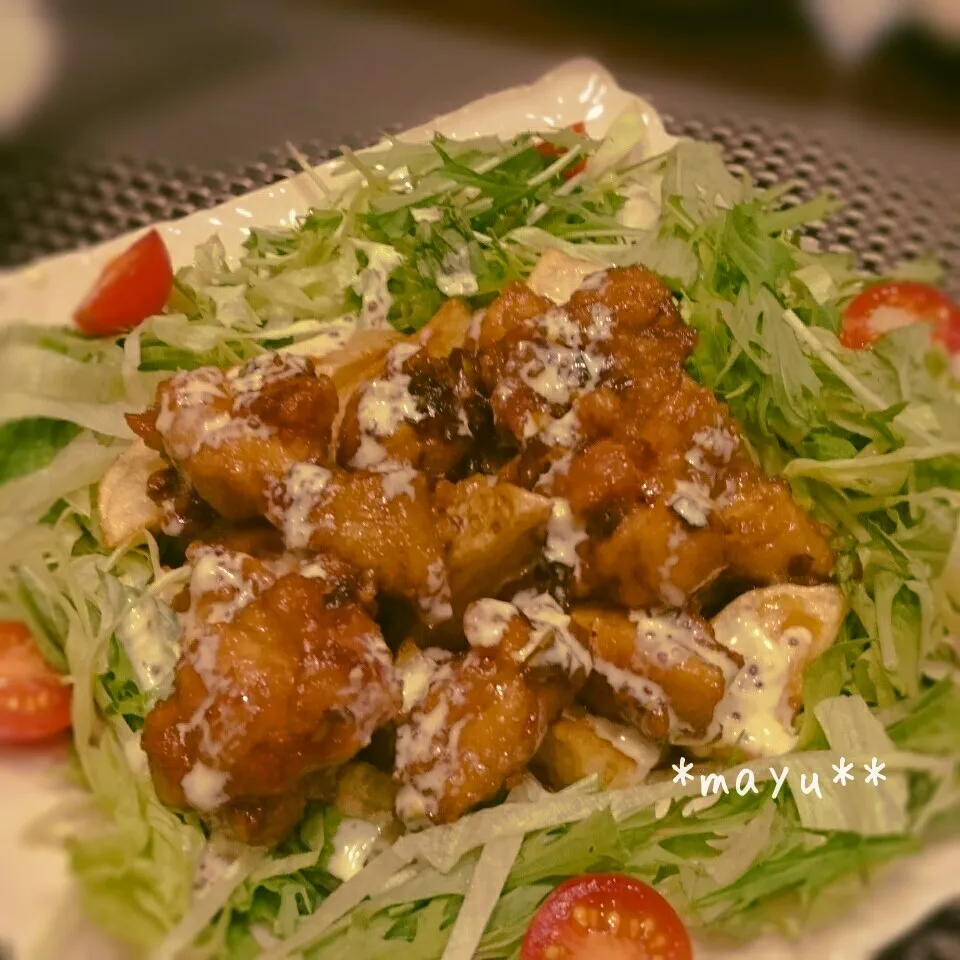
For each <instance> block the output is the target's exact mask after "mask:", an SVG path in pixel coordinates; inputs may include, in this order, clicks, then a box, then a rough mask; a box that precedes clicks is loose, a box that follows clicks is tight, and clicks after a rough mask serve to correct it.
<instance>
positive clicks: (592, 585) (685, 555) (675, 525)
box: [569, 500, 727, 608]
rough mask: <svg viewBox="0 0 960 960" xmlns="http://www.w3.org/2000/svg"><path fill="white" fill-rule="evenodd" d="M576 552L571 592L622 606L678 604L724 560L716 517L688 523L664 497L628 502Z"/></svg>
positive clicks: (710, 580) (723, 564)
mask: <svg viewBox="0 0 960 960" xmlns="http://www.w3.org/2000/svg"><path fill="white" fill-rule="evenodd" d="M579 557H581V558H582V561H583V562H582V563H581V564H580V566H579V568H578V573H579V576H578V577H577V578H576V579H575V580H574V581H573V583H572V584H571V585H570V589H569V592H570V595H571V596H572V597H574V598H581V599H586V598H588V597H602V598H605V599H607V600H610V601H611V602H614V603H619V604H622V605H623V606H626V607H650V606H660V605H664V606H671V607H678V608H679V607H682V606H684V605H685V604H686V602H687V601H688V600H689V598H690V597H692V596H694V595H695V594H697V593H698V592H699V591H700V590H702V589H704V588H705V587H707V586H708V585H709V584H711V583H713V582H714V580H716V578H717V577H719V576H720V575H721V574H722V573H723V572H724V570H725V569H726V566H727V553H726V547H725V541H724V531H723V528H722V527H721V526H720V525H719V524H718V523H717V521H716V519H715V518H710V519H708V521H707V524H706V525H705V526H703V527H696V528H693V527H690V526H688V525H687V524H686V523H685V522H684V521H683V520H682V519H681V518H680V517H678V516H677V515H676V514H675V513H674V512H673V511H672V510H671V509H670V508H669V507H668V506H667V504H666V503H664V502H663V500H658V501H656V502H655V503H654V504H653V505H652V506H645V505H643V504H638V505H637V506H635V507H632V508H631V509H630V512H629V513H627V515H626V516H625V517H623V519H622V520H620V521H619V522H618V523H617V525H616V528H615V529H614V531H613V533H612V534H610V535H609V536H608V537H606V538H602V537H597V538H596V539H589V538H588V539H587V541H586V543H585V544H584V547H583V548H581V549H580V552H579Z"/></svg>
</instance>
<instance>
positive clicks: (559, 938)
mask: <svg viewBox="0 0 960 960" xmlns="http://www.w3.org/2000/svg"><path fill="white" fill-rule="evenodd" d="M520 958H521V960H692V958H693V947H692V945H691V943H690V936H689V934H688V933H687V931H686V928H685V927H684V926H683V923H682V922H681V920H680V918H679V917H678V916H677V914H676V913H675V912H674V910H673V908H672V907H671V906H670V904H669V903H667V901H666V900H664V899H663V897H661V896H660V894H659V893H657V891H656V890H654V889H653V887H650V886H648V885H647V884H645V883H641V882H640V881H639V880H634V879H633V878H632V877H627V876H624V875H623V874H619V873H594V874H586V875H584V876H582V877H575V878H574V879H573V880H568V881H567V882H566V883H563V884H561V885H560V886H559V887H557V889H556V890H554V891H553V893H551V894H550V896H549V897H547V899H546V900H544V902H543V904H542V905H541V907H540V909H539V910H538V911H537V913H536V915H535V916H534V918H533V922H532V923H531V924H530V928H529V929H528V930H527V934H526V936H525V937H524V940H523V948H522V950H521V951H520Z"/></svg>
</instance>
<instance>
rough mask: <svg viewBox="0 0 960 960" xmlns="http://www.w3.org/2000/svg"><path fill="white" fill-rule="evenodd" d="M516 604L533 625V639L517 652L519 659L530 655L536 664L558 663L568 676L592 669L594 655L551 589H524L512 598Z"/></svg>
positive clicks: (532, 662) (551, 665) (556, 664)
mask: <svg viewBox="0 0 960 960" xmlns="http://www.w3.org/2000/svg"><path fill="white" fill-rule="evenodd" d="M513 605H514V606H515V607H516V608H517V609H518V610H519V611H520V612H521V613H522V614H523V615H524V616H525V617H526V618H527V619H528V620H529V621H530V623H531V625H532V626H533V630H532V632H531V637H530V642H529V643H528V644H527V647H526V648H525V649H524V650H523V651H521V653H519V654H518V655H517V659H518V660H521V662H522V661H523V660H526V658H527V657H530V660H529V662H530V663H531V664H533V665H534V666H538V667H539V666H544V667H559V668H560V669H561V670H563V671H564V672H565V673H567V674H568V675H569V676H574V675H576V674H577V673H580V672H582V673H587V674H589V673H590V671H591V669H592V667H593V658H592V657H591V656H590V654H589V653H588V652H587V650H586V648H585V647H584V646H583V645H582V644H581V643H580V642H579V641H578V640H577V639H576V637H574V635H573V633H572V632H571V631H570V617H569V616H568V615H567V614H565V613H564V612H563V608H562V607H561V606H560V604H559V603H557V601H556V600H554V598H553V597H551V596H550V594H549V593H537V592H536V591H535V590H524V591H523V592H521V593H518V594H517V595H516V596H515V597H514V598H513ZM528 650H529V653H528V652H527V651H528ZM531 655H532V656H531Z"/></svg>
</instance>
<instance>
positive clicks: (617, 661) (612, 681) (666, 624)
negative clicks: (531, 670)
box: [571, 607, 743, 741]
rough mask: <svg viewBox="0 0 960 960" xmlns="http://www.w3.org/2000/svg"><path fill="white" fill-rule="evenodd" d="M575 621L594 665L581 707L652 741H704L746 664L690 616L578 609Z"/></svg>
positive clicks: (705, 625)
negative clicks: (699, 738) (687, 738)
mask: <svg viewBox="0 0 960 960" xmlns="http://www.w3.org/2000/svg"><path fill="white" fill-rule="evenodd" d="M571 616H572V618H573V622H574V623H575V624H576V625H577V626H578V627H579V628H580V629H581V630H582V631H583V632H585V634H586V645H587V647H588V649H589V650H590V654H591V656H592V658H593V672H592V673H591V674H590V678H589V680H588V681H587V684H586V686H585V687H584V690H583V692H582V694H581V699H582V701H583V702H584V703H585V704H586V705H587V706H588V707H589V708H590V709H591V710H593V711H594V712H595V713H597V714H599V715H600V716H602V717H606V718H608V719H610V720H618V721H621V722H623V723H627V724H630V725H631V726H633V727H635V728H636V729H637V730H638V731H639V732H640V733H641V734H643V736H645V737H647V738H649V739H650V740H654V741H665V740H667V739H668V738H670V737H671V735H674V736H676V735H677V734H686V735H688V736H689V735H692V736H694V737H697V736H703V735H704V734H705V733H706V732H707V730H708V728H709V726H710V723H711V721H712V720H713V715H714V711H715V710H716V708H717V704H719V703H720V701H721V700H722V699H723V696H724V693H725V692H726V689H727V686H728V685H729V683H730V682H731V681H732V680H733V678H734V677H735V676H736V674H737V671H738V670H739V668H740V667H741V666H742V665H743V662H742V660H741V659H740V658H739V657H737V656H736V655H734V654H732V653H730V652H729V651H728V650H726V649H724V647H722V646H720V644H718V643H717V642H716V640H715V639H714V637H713V633H712V631H711V628H710V625H709V624H708V623H707V622H706V621H704V620H701V619H700V618H699V617H695V616H693V615H691V614H688V613H683V612H679V611H675V612H672V613H667V614H661V615H654V614H650V613H647V612H645V611H642V610H632V611H625V610H615V609H608V608H603V607H575V608H574V610H573V612H572V614H571Z"/></svg>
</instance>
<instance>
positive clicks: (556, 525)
mask: <svg viewBox="0 0 960 960" xmlns="http://www.w3.org/2000/svg"><path fill="white" fill-rule="evenodd" d="M587 539H588V537H587V531H586V530H585V529H584V528H583V525H582V524H581V523H580V522H579V521H578V520H577V518H576V517H574V515H573V511H572V510H571V509H570V502H569V501H568V500H564V499H563V497H556V498H554V500H553V507H552V509H551V512H550V521H549V523H548V524H547V543H546V546H545V547H544V551H543V555H544V557H546V559H547V560H548V561H549V562H550V563H559V564H562V565H563V566H565V567H570V568H572V569H573V571H574V573H575V574H576V573H579V571H580V558H579V556H577V547H578V546H579V545H580V544H581V543H583V542H584V541H585V540H587Z"/></svg>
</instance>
